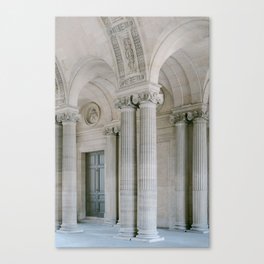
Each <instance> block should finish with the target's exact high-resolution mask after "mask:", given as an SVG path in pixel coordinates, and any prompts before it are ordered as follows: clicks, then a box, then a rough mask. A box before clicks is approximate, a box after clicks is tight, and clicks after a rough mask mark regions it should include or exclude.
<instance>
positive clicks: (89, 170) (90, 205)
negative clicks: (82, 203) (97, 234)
mask: <svg viewBox="0 0 264 264" xmlns="http://www.w3.org/2000/svg"><path fill="white" fill-rule="evenodd" d="M104 212H105V194H104V152H103V151H97V152H90V153H87V154H86V215H87V216H95V217H104Z"/></svg>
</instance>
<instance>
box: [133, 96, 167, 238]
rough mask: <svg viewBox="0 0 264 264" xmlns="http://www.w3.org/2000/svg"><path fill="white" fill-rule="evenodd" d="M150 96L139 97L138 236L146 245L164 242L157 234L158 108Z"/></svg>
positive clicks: (157, 100) (156, 99) (154, 98)
mask: <svg viewBox="0 0 264 264" xmlns="http://www.w3.org/2000/svg"><path fill="white" fill-rule="evenodd" d="M157 102H159V99H158V98H156V96H153V97H152V95H150V94H149V93H146V94H144V96H141V95H139V103H140V106H139V107H140V146H139V148H140V149H139V159H140V162H139V175H138V181H139V182H138V235H137V239H139V240H146V241H153V242H155V241H159V240H163V239H164V238H161V237H160V236H159V235H158V232H157V134H156V131H157V127H156V104H157Z"/></svg>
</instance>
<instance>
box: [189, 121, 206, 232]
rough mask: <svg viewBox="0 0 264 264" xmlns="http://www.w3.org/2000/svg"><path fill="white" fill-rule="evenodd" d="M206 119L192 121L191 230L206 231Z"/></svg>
mask: <svg viewBox="0 0 264 264" xmlns="http://www.w3.org/2000/svg"><path fill="white" fill-rule="evenodd" d="M207 158H208V157H207V121H206V120H205V119H204V118H202V117H197V118H195V119H194V121H193V193H192V195H193V223H192V230H194V231H199V232H208V174H207V170H208V167H207V166H208V165H207Z"/></svg>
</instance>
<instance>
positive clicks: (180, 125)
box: [171, 113, 189, 230]
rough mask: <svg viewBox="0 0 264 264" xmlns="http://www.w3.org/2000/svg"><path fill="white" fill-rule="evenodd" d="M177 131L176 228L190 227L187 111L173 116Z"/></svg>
mask: <svg viewBox="0 0 264 264" xmlns="http://www.w3.org/2000/svg"><path fill="white" fill-rule="evenodd" d="M171 121H172V122H173V123H174V124H175V132H176V162H175V163H176V174H175V177H176V186H175V188H176V200H175V204H176V222H175V225H174V228H175V229H180V230H186V229H188V216H189V215H188V123H187V120H186V113H180V114H176V115H173V116H172V120H171Z"/></svg>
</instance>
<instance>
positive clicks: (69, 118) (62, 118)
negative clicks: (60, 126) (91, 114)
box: [56, 111, 80, 123]
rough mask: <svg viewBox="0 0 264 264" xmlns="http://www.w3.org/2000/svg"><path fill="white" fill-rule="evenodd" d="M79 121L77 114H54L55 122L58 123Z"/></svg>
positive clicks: (71, 112) (69, 112)
mask: <svg viewBox="0 0 264 264" xmlns="http://www.w3.org/2000/svg"><path fill="white" fill-rule="evenodd" d="M79 120H80V115H79V114H78V113H77V112H73V111H65V112H60V113H56V121H57V122H58V123H64V122H78V121H79Z"/></svg>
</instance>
